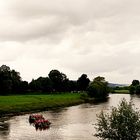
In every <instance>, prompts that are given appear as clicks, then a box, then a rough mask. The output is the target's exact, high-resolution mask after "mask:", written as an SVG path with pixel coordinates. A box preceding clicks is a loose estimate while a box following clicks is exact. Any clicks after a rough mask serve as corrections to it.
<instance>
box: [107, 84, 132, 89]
mask: <svg viewBox="0 0 140 140" xmlns="http://www.w3.org/2000/svg"><path fill="white" fill-rule="evenodd" d="M108 86H109V87H113V88H114V87H125V86H129V84H114V83H108Z"/></svg>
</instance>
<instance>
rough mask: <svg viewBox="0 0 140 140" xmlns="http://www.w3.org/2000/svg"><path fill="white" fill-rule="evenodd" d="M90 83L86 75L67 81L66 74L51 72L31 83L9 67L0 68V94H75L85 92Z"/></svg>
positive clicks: (56, 71)
mask: <svg viewBox="0 0 140 140" xmlns="http://www.w3.org/2000/svg"><path fill="white" fill-rule="evenodd" d="M89 83H90V80H89V78H88V77H87V75H86V74H82V75H81V76H80V77H79V78H78V79H77V80H75V81H74V80H69V79H68V77H67V76H66V74H64V73H62V72H60V71H58V70H51V71H50V72H49V74H48V76H46V77H39V78H37V79H32V81H31V82H27V81H23V80H22V78H21V76H20V73H19V72H17V71H15V70H11V69H10V67H9V66H6V65H2V66H1V67H0V94H1V95H2V94H4V95H5V94H9V93H25V92H67V91H68V92H76V91H86V89H87V87H88V85H89Z"/></svg>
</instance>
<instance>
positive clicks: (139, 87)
mask: <svg viewBox="0 0 140 140" xmlns="http://www.w3.org/2000/svg"><path fill="white" fill-rule="evenodd" d="M129 92H130V94H140V83H139V80H133V81H132V84H131V85H130V87H129Z"/></svg>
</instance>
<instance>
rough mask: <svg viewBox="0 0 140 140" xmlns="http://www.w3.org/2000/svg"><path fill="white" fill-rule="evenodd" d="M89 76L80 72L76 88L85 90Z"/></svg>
mask: <svg viewBox="0 0 140 140" xmlns="http://www.w3.org/2000/svg"><path fill="white" fill-rule="evenodd" d="M89 82H90V80H89V78H88V77H87V75H86V74H82V75H81V77H79V78H78V80H77V85H78V90H80V91H86V89H87V87H88V85H89Z"/></svg>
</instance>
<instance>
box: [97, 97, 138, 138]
mask: <svg viewBox="0 0 140 140" xmlns="http://www.w3.org/2000/svg"><path fill="white" fill-rule="evenodd" d="M95 128H96V130H97V133H96V134H95V136H96V137H98V138H101V139H102V140H105V139H106V140H137V139H139V138H140V113H139V111H138V110H136V109H135V108H134V106H133V104H132V103H131V102H129V103H128V102H126V100H125V99H123V100H122V101H121V102H120V104H119V105H118V107H113V108H112V111H111V113H110V114H109V113H106V114H104V112H103V111H102V112H101V113H100V114H99V115H98V120H97V123H96V127H95Z"/></svg>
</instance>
